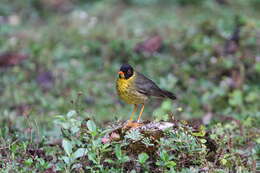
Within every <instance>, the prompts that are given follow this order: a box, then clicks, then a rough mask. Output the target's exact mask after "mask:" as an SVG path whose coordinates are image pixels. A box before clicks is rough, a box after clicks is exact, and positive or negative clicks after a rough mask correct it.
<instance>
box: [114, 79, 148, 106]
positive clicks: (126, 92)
mask: <svg viewBox="0 0 260 173" xmlns="http://www.w3.org/2000/svg"><path fill="white" fill-rule="evenodd" d="M134 77H135V76H133V77H131V78H130V79H127V80H125V79H120V78H119V79H118V80H117V82H116V89H117V93H118V95H119V97H120V98H121V99H122V100H124V101H125V102H126V103H128V104H142V103H144V102H145V101H146V100H147V98H148V97H147V96H145V95H143V94H141V93H139V92H137V91H136V89H135V88H134V84H133V82H134V81H133V79H134Z"/></svg>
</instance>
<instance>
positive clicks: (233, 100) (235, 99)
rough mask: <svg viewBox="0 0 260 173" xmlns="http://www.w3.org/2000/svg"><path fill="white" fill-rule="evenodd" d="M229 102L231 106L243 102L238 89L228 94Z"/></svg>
mask: <svg viewBox="0 0 260 173" xmlns="http://www.w3.org/2000/svg"><path fill="white" fill-rule="evenodd" d="M228 102H229V104H230V105H232V106H240V105H242V104H243V95H242V92H241V91H240V90H235V91H233V92H232V93H231V94H230V98H229V100H228Z"/></svg>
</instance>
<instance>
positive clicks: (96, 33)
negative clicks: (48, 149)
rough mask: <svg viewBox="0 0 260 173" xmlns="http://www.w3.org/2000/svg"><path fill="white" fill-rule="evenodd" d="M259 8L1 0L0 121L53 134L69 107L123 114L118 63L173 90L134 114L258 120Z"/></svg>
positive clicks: (254, 0)
mask: <svg viewBox="0 0 260 173" xmlns="http://www.w3.org/2000/svg"><path fill="white" fill-rule="evenodd" d="M259 11H260V1H259V0H247V1H244V0H161V1H159V0H142V1H138V0H107V1H101V0H89V1H83V0H20V1H15V0H11V1H10V0H1V2H0V124H1V127H2V128H4V127H6V126H9V127H12V128H17V129H18V130H19V131H20V130H21V131H22V132H25V133H27V132H28V129H30V130H35V131H37V132H38V133H39V134H40V135H39V136H42V135H44V136H55V134H57V133H58V132H57V129H56V128H53V127H54V125H53V120H54V117H55V115H59V114H65V113H66V112H68V111H69V110H70V109H76V110H78V111H80V115H82V117H86V118H88V117H89V118H92V119H94V120H95V121H96V122H97V123H99V124H103V123H107V122H113V121H116V120H127V119H128V118H129V115H130V113H131V111H132V109H133V106H131V105H126V104H125V103H123V102H121V101H120V100H119V99H118V96H117V94H116V90H115V80H116V78H117V71H118V69H119V68H120V66H121V64H122V63H126V62H128V63H130V64H131V65H132V66H133V67H134V68H135V69H136V70H137V71H140V72H142V73H143V74H145V75H146V76H148V77H150V78H151V79H153V80H154V81H155V82H156V83H157V84H158V85H159V86H160V87H161V88H164V89H168V90H170V91H172V92H174V93H175V94H176V95H177V97H178V100H176V101H174V102H172V101H169V100H164V101H158V100H152V101H150V102H149V103H148V104H147V106H146V108H145V112H144V116H143V119H148V120H154V119H156V120H163V119H166V118H167V116H168V115H174V116H175V118H177V119H185V120H199V121H202V122H203V123H204V124H207V123H209V122H212V121H225V120H226V119H228V118H233V119H237V120H245V121H250V122H252V123H255V124H257V123H260V112H259V110H260V97H259V93H260V20H259V18H260V12H259ZM30 132H31V131H30Z"/></svg>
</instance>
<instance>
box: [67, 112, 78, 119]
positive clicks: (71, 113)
mask: <svg viewBox="0 0 260 173" xmlns="http://www.w3.org/2000/svg"><path fill="white" fill-rule="evenodd" d="M74 115H76V111H75V110H71V111H69V112H68V113H67V117H68V118H71V117H72V116H74Z"/></svg>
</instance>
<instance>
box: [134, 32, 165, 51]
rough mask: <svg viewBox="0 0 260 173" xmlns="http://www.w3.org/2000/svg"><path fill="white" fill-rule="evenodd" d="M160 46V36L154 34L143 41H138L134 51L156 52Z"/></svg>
mask: <svg viewBox="0 0 260 173" xmlns="http://www.w3.org/2000/svg"><path fill="white" fill-rule="evenodd" d="M161 48H162V38H161V36H158V35H157V36H154V37H151V38H149V39H147V40H146V41H144V42H141V43H138V44H137V45H136V46H135V48H134V51H135V52H136V53H149V54H153V53H155V52H158V51H159V50H160V49H161Z"/></svg>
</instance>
